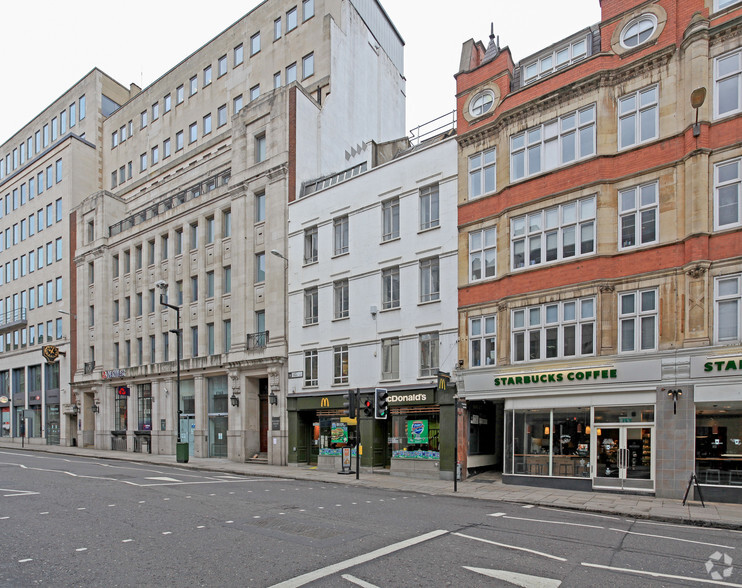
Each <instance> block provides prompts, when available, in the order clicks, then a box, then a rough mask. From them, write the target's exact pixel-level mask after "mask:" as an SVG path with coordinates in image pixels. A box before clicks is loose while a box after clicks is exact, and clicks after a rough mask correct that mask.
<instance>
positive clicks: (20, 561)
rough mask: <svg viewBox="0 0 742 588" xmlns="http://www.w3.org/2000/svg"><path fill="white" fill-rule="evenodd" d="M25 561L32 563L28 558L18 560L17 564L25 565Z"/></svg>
mask: <svg viewBox="0 0 742 588" xmlns="http://www.w3.org/2000/svg"><path fill="white" fill-rule="evenodd" d="M27 561H33V559H31V558H30V557H28V558H26V559H19V560H18V563H26V562H27Z"/></svg>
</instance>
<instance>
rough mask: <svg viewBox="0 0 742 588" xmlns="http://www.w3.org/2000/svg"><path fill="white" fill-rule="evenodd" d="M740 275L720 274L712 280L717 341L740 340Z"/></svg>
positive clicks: (741, 284) (741, 280) (741, 285)
mask: <svg viewBox="0 0 742 588" xmlns="http://www.w3.org/2000/svg"><path fill="white" fill-rule="evenodd" d="M740 305H742V275H741V274H737V275H734V276H721V277H718V278H716V280H715V281H714V306H715V309H714V310H715V312H714V318H715V321H714V322H715V327H714V333H715V334H716V337H715V339H716V342H717V343H735V342H739V341H740V332H742V313H740Z"/></svg>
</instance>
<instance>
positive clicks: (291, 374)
mask: <svg viewBox="0 0 742 588" xmlns="http://www.w3.org/2000/svg"><path fill="white" fill-rule="evenodd" d="M303 377H304V372H289V379H292V380H293V379H295V378H303Z"/></svg>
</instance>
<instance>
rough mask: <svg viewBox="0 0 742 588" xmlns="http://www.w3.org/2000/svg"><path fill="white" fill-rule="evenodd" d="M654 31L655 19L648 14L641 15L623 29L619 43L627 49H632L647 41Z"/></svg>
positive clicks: (652, 15)
mask: <svg viewBox="0 0 742 588" xmlns="http://www.w3.org/2000/svg"><path fill="white" fill-rule="evenodd" d="M656 29H657V17H656V16H655V15H654V14H650V13H647V14H642V15H640V16H638V17H637V18H635V19H633V20H631V21H629V23H628V24H627V25H626V26H625V27H624V29H623V31H621V37H620V43H621V45H623V46H624V47H626V48H627V49H632V48H634V47H637V46H639V45H641V44H642V43H644V42H646V41H648V40H649V38H650V37H651V36H652V35H653V34H654V31H655V30H656Z"/></svg>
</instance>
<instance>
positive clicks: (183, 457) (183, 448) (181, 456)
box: [175, 443, 188, 463]
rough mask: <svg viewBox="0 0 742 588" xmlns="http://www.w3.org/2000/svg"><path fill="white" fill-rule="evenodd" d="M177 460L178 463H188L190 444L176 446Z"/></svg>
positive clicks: (177, 444)
mask: <svg viewBox="0 0 742 588" xmlns="http://www.w3.org/2000/svg"><path fill="white" fill-rule="evenodd" d="M175 460H176V461H177V462H178V463H188V443H176V444H175Z"/></svg>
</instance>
